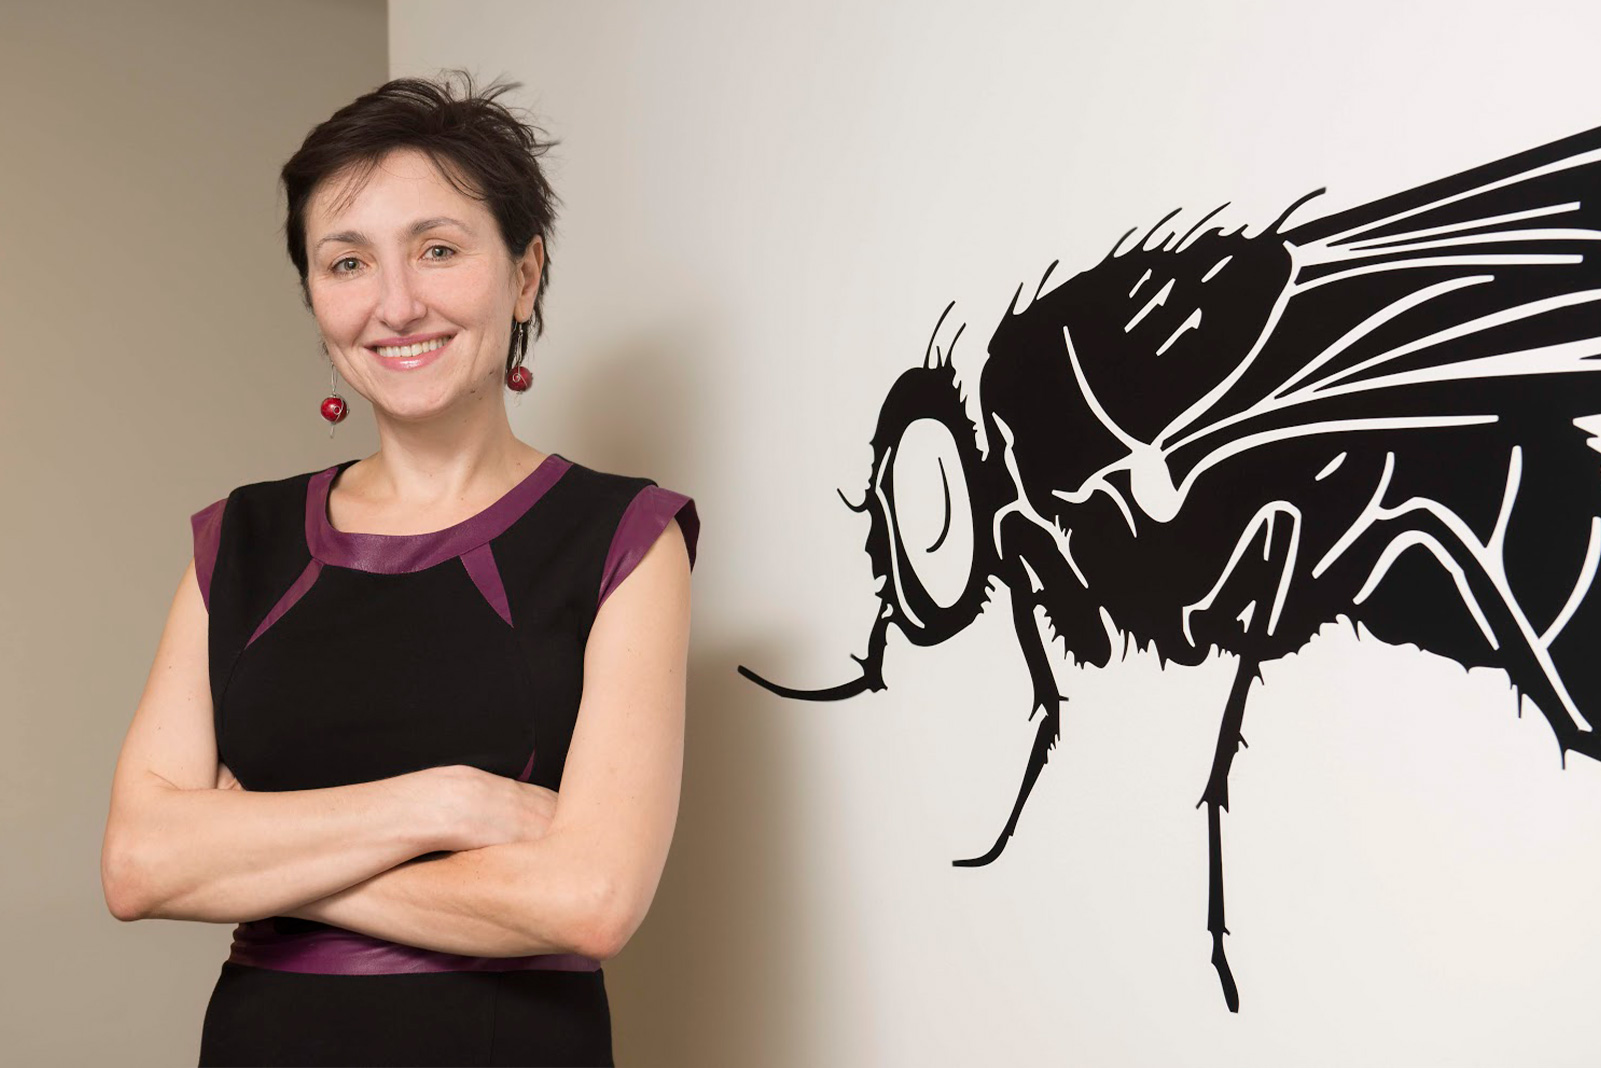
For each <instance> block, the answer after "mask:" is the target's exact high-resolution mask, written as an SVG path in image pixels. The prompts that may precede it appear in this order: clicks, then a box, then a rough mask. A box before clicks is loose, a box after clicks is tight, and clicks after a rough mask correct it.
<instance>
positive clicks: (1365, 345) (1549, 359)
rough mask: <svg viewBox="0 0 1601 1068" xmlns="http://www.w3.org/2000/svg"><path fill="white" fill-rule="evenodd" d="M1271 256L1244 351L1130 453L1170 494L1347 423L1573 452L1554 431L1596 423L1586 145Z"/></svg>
mask: <svg viewBox="0 0 1601 1068" xmlns="http://www.w3.org/2000/svg"><path fill="white" fill-rule="evenodd" d="M1257 240H1265V239H1257ZM1282 241H1283V243H1284V247H1285V248H1286V250H1287V251H1288V254H1289V256H1290V259H1291V262H1292V264H1293V267H1292V270H1291V272H1290V276H1289V280H1288V283H1287V285H1286V287H1285V289H1284V292H1283V294H1282V295H1281V298H1280V301H1279V306H1278V308H1277V309H1276V312H1275V314H1274V315H1272V316H1271V317H1270V319H1269V321H1268V322H1267V323H1266V327H1265V329H1264V331H1263V333H1262V336H1261V337H1260V339H1259V340H1258V341H1257V343H1256V346H1255V348H1254V349H1253V351H1252V352H1251V353H1250V354H1249V355H1248V356H1247V357H1246V358H1245V359H1243V360H1242V361H1240V362H1239V363H1238V364H1237V365H1236V366H1235V367H1234V368H1233V369H1231V371H1230V373H1229V374H1228V375H1227V376H1225V377H1223V378H1221V379H1220V380H1219V381H1218V382H1217V383H1216V384H1215V385H1214V386H1213V387H1212V388H1211V389H1210V390H1209V391H1208V392H1207V393H1206V394H1205V395H1204V396H1200V397H1197V398H1196V399H1195V401H1194V402H1193V403H1192V404H1191V405H1190V407H1188V408H1187V409H1186V410H1185V411H1184V412H1182V413H1179V414H1178V415H1177V416H1176V417H1174V418H1173V419H1171V420H1170V421H1169V422H1168V423H1167V424H1166V425H1165V426H1164V427H1163V428H1162V429H1161V430H1160V431H1158V432H1157V433H1156V435H1155V437H1154V439H1147V440H1154V442H1155V444H1156V445H1157V446H1158V447H1159V448H1160V449H1161V452H1162V454H1163V456H1164V458H1165V460H1166V463H1167V466H1168V468H1169V470H1170V471H1171V473H1172V476H1173V478H1174V480H1175V482H1178V483H1180V484H1181V485H1182V484H1183V483H1184V482H1186V481H1189V480H1192V479H1193V477H1194V475H1195V474H1196V473H1197V472H1198V471H1200V470H1202V469H1204V468H1206V467H1207V466H1209V465H1211V464H1215V463H1217V462H1219V461H1220V459H1221V458H1223V457H1226V456H1229V455H1237V454H1238V453H1239V452H1240V451H1241V450H1243V449H1247V448H1251V447H1253V446H1255V445H1256V444H1258V443H1262V444H1269V443H1271V442H1273V441H1277V440H1283V439H1284V438H1285V437H1288V436H1301V435H1306V434H1313V433H1319V434H1321V433H1356V432H1360V431H1361V429H1362V428H1363V426H1364V425H1367V426H1370V427H1372V428H1375V429H1376V428H1380V427H1383V428H1388V429H1401V428H1406V427H1415V428H1417V429H1419V430H1427V429H1431V428H1437V427H1446V426H1454V425H1469V421H1472V422H1486V421H1503V422H1507V423H1510V424H1513V425H1516V426H1518V427H1519V428H1520V429H1519V431H1518V433H1519V434H1524V433H1527V432H1528V431H1529V430H1530V424H1531V421H1532V422H1533V423H1535V424H1538V425H1539V426H1543V427H1544V428H1545V429H1546V430H1547V431H1548V432H1552V433H1557V434H1565V435H1567V436H1568V438H1569V440H1571V441H1572V442H1575V443H1576V444H1577V446H1578V447H1580V448H1582V447H1583V438H1582V437H1578V436H1575V435H1574V434H1573V433H1572V428H1571V426H1570V425H1569V424H1570V423H1571V421H1572V420H1573V419H1574V418H1578V417H1583V416H1588V415H1592V414H1595V413H1597V412H1601V374H1598V373H1597V372H1601V130H1593V131H1590V132H1588V133H1585V134H1581V135H1578V136H1576V137H1572V138H1568V139H1567V140H1564V141H1560V142H1557V143H1555V144H1552V145H1547V146H1544V147H1542V148H1538V149H1534V150H1532V151H1530V152H1526V153H1522V154H1520V155H1517V156H1513V157H1511V158H1509V159H1506V160H1502V161H1499V162H1497V163H1493V164H1490V165H1488V166H1485V167H1480V168H1477V169H1475V170H1471V171H1467V172H1464V173H1462V174H1459V175H1455V176H1453V177H1451V178H1447V179H1444V180H1442V181H1439V182H1434V183H1432V184H1429V185H1426V186H1423V187H1421V188H1419V189H1415V190H1411V191H1409V192H1406V193H1402V194H1398V195H1397V196H1393V197H1389V198H1386V199H1384V200H1381V201H1378V202H1376V203H1374V204H1370V205H1365V206H1363V207H1359V208H1354V209H1351V210H1349V211H1345V212H1341V213H1339V214H1337V215H1333V216H1330V217H1328V218H1324V219H1319V220H1316V221H1314V222H1310V223H1307V224H1305V225H1302V226H1299V227H1296V228H1295V229H1293V230H1290V231H1287V232H1285V233H1284V234H1283V235H1282ZM1379 421H1382V422H1379Z"/></svg>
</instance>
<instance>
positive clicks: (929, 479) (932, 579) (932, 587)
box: [890, 419, 973, 608]
mask: <svg viewBox="0 0 1601 1068" xmlns="http://www.w3.org/2000/svg"><path fill="white" fill-rule="evenodd" d="M890 464H891V469H890V475H891V485H892V495H893V498H894V499H893V501H892V502H891V503H892V505H893V513H894V514H893V517H892V521H893V522H894V524H895V532H896V534H897V535H898V536H899V541H900V544H901V549H902V552H903V553H904V560H905V563H906V566H907V567H908V568H909V569H910V570H911V572H912V574H914V575H916V576H917V581H918V582H919V583H920V584H921V585H922V587H923V590H924V591H925V592H926V593H927V594H928V596H929V599H930V600H932V601H933V602H934V603H935V604H936V605H938V606H939V607H941V608H949V607H950V606H951V605H953V604H955V603H956V602H957V600H958V599H959V598H960V597H961V596H962V592H963V591H964V590H965V589H966V588H967V583H968V580H969V578H970V577H971V576H972V571H973V506H972V502H971V501H970V500H969V499H968V488H967V480H966V478H965V477H964V475H963V472H962V458H961V454H960V453H959V452H958V451H957V448H956V439H955V438H954V437H952V436H951V432H950V429H949V428H948V427H946V425H945V424H944V423H942V422H940V421H939V420H937V419H917V420H914V421H913V422H912V423H911V424H909V425H908V426H907V427H906V430H905V432H904V433H902V435H901V440H900V444H899V446H898V447H897V448H896V450H895V455H894V457H892V458H891V461H890Z"/></svg>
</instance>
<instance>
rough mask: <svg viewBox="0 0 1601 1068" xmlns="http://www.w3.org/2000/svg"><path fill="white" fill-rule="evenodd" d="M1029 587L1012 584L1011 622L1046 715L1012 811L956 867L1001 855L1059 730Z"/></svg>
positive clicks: (1058, 700) (1057, 697) (1037, 703)
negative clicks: (978, 852) (977, 853)
mask: <svg viewBox="0 0 1601 1068" xmlns="http://www.w3.org/2000/svg"><path fill="white" fill-rule="evenodd" d="M1019 559H1020V558H1019ZM1018 570H1021V568H1019V569H1018ZM1025 581H1026V580H1025ZM1028 589H1029V587H1028V586H1027V585H1024V584H1016V585H1012V624H1013V626H1015V627H1016V628H1017V640H1018V644H1020V645H1021V646H1022V647H1023V660H1024V662H1026V663H1027V664H1028V674H1029V678H1030V679H1032V680H1033V682H1034V711H1036V712H1039V711H1044V713H1045V715H1044V716H1042V717H1041V718H1040V726H1039V730H1038V731H1037V732H1035V735H1034V748H1033V749H1031V750H1030V751H1029V755H1028V766H1027V767H1026V768H1024V769H1023V783H1022V785H1021V786H1020V787H1018V791H1017V801H1016V802H1014V803H1013V805H1012V814H1011V816H1010V817H1008V818H1007V820H1006V826H1005V827H1004V828H1003V829H1002V830H1001V833H1000V834H999V835H998V836H997V837H996V839H995V844H994V845H992V846H990V848H989V852H987V853H985V854H984V855H983V856H981V857H971V858H969V859H966V860H955V861H952V862H951V863H952V864H953V865H954V866H955V867H958V868H978V867H982V866H983V865H985V864H988V863H990V862H991V861H993V860H994V859H995V858H996V857H998V856H1000V855H1001V850H1003V849H1005V848H1006V841H1007V839H1009V838H1011V837H1012V832H1014V831H1015V830H1017V819H1018V817H1019V816H1021V815H1022V814H1023V804H1024V802H1026V801H1027V800H1028V795H1029V792H1030V791H1031V790H1033V789H1034V783H1035V781H1036V780H1037V779H1038V778H1039V777H1040V770H1041V769H1042V768H1044V767H1045V761H1046V760H1047V759H1048V758H1049V755H1050V750H1051V747H1052V746H1054V745H1055V744H1056V739H1057V735H1058V734H1059V732H1060V728H1061V707H1062V695H1061V694H1059V693H1057V692H1056V676H1055V675H1054V674H1052V672H1051V662H1050V659H1049V658H1048V657H1047V656H1046V654H1045V646H1044V644H1043V643H1042V642H1041V641H1040V633H1039V627H1038V626H1037V625H1036V624H1035V622H1034V605H1035V604H1036V603H1037V602H1036V601H1035V599H1034V598H1033V597H1032V596H1030V595H1028V594H1027V593H1026V592H1025V591H1027V590H1028ZM1030 718H1032V717H1030Z"/></svg>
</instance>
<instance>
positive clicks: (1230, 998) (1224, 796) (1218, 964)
mask: <svg viewBox="0 0 1601 1068" xmlns="http://www.w3.org/2000/svg"><path fill="white" fill-rule="evenodd" d="M1256 677H1257V662H1256V661H1255V660H1253V659H1250V658H1247V657H1243V656H1242V657H1240V663H1239V667H1238V668H1236V670H1235V674H1234V686H1233V688H1232V689H1230V690H1229V700H1228V705H1227V707H1225V708H1224V709H1223V725H1222V727H1220V728H1219V729H1218V734H1217V752H1216V754H1215V755H1214V756H1213V757H1212V774H1211V776H1210V777H1208V779H1207V780H1206V792H1205V793H1203V794H1202V795H1201V800H1200V801H1199V802H1198V803H1197V804H1196V806H1195V807H1196V808H1200V807H1201V805H1205V806H1206V838H1207V854H1208V869H1209V871H1208V876H1209V886H1208V891H1207V901H1206V929H1207V930H1208V931H1211V932H1212V967H1214V968H1216V969H1217V978H1218V981H1219V982H1221V983H1222V984H1223V1000H1224V1001H1226V1002H1227V1003H1228V1007H1229V1011H1230V1012H1239V1011H1240V992H1239V988H1238V987H1236V986H1235V985H1234V973H1233V972H1232V971H1230V970H1229V959H1228V954H1226V953H1225V952H1224V951H1223V936H1224V935H1226V934H1228V933H1229V929H1228V928H1227V927H1226V926H1224V923H1223V834H1222V817H1221V811H1222V810H1225V809H1227V808H1228V807H1229V768H1230V767H1231V766H1233V764H1234V754H1235V753H1237V752H1239V750H1240V747H1241V746H1243V745H1244V744H1245V739H1244V738H1242V737H1241V736H1240V726H1241V724H1242V723H1243V722H1244V720H1245V695H1246V693H1247V692H1248V691H1249V690H1250V689H1251V682H1252V680H1253V679H1255V678H1256Z"/></svg>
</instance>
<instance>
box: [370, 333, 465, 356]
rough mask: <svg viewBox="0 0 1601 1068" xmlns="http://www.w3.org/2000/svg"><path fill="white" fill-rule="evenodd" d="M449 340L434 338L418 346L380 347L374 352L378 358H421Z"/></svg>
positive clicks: (446, 338)
mask: <svg viewBox="0 0 1601 1068" xmlns="http://www.w3.org/2000/svg"><path fill="white" fill-rule="evenodd" d="M449 340H450V338H448V337H436V338H434V339H433V340H432V341H424V342H422V343H421V344H418V345H380V346H377V349H376V351H377V353H378V355H380V356H391V357H399V356H421V355H422V354H423V353H425V352H432V351H434V350H435V349H437V348H439V347H440V346H441V345H443V344H444V343H445V342H447V341H449Z"/></svg>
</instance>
